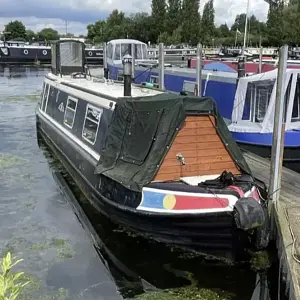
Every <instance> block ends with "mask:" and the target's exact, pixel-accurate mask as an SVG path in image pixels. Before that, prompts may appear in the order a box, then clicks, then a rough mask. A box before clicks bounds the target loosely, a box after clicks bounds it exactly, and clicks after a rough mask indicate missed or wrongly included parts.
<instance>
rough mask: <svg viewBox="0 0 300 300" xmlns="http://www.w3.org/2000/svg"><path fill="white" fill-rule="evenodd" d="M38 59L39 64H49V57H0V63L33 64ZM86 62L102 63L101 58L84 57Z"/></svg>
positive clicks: (92, 63) (91, 63) (90, 63)
mask: <svg viewBox="0 0 300 300" xmlns="http://www.w3.org/2000/svg"><path fill="white" fill-rule="evenodd" d="M37 61H39V62H40V63H41V64H51V58H50V59H45V58H37V59H35V58H27V57H9V56H6V57H0V64H34V63H36V62H37ZM86 63H87V64H89V65H102V64H103V58H97V57H96V58H89V57H87V58H86Z"/></svg>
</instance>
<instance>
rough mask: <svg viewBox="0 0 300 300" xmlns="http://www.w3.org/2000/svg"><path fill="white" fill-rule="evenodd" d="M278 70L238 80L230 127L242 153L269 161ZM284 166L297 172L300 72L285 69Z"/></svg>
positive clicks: (299, 150) (299, 124) (299, 162)
mask: <svg viewBox="0 0 300 300" xmlns="http://www.w3.org/2000/svg"><path fill="white" fill-rule="evenodd" d="M277 72H278V71H277V70H273V71H269V72H266V73H263V74H256V75H252V76H249V77H244V78H241V79H240V80H239V83H238V87H237V91H236V96H235V99H234V105H233V107H234V108H233V111H232V117H231V124H230V125H229V126H228V128H229V130H230V131H231V133H232V135H233V137H234V138H235V140H236V141H237V143H238V144H239V145H240V147H241V148H242V149H245V150H249V151H251V152H254V153H257V154H259V155H260V156H263V157H267V158H270V157H271V148H272V136H273V126H274V112H275V96H276V82H277ZM284 88H285V98H284V101H285V105H284V120H285V142H284V159H283V160H284V165H285V166H286V167H288V168H290V169H293V170H295V171H297V172H300V70H298V69H287V70H286V77H285V85H284Z"/></svg>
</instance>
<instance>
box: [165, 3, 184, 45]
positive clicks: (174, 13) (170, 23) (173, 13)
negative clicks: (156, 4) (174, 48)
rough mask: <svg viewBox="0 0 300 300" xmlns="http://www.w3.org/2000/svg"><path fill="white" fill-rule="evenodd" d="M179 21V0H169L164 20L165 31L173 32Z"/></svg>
mask: <svg viewBox="0 0 300 300" xmlns="http://www.w3.org/2000/svg"><path fill="white" fill-rule="evenodd" d="M181 21H182V18H181V0H169V1H168V5H167V14H166V20H165V26H166V31H167V32H168V33H169V34H173V32H174V31H176V29H178V28H179V27H180V25H181ZM180 42H181V40H180V41H179V43H180Z"/></svg>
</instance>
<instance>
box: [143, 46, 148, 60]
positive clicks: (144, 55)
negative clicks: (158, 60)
mask: <svg viewBox="0 0 300 300" xmlns="http://www.w3.org/2000/svg"><path fill="white" fill-rule="evenodd" d="M142 54H143V59H147V58H148V51H147V47H146V45H142Z"/></svg>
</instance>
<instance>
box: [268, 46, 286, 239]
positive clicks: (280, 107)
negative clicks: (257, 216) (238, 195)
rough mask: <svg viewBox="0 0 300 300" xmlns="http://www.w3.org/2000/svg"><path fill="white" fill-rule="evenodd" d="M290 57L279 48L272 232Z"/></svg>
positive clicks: (270, 182) (270, 191) (279, 176)
mask: <svg viewBox="0 0 300 300" xmlns="http://www.w3.org/2000/svg"><path fill="white" fill-rule="evenodd" d="M287 57H288V46H287V45H285V46H282V47H281V48H280V50H279V67H278V71H277V83H276V97H275V113H274V127H273V142H272V152H271V167H270V181H269V199H270V201H269V213H270V217H271V232H272V234H273V232H274V231H275V224H274V215H273V214H274V209H276V205H277V203H278V201H279V196H280V187H281V174H282V164H283V152H284V132H285V123H284V113H285V111H284V102H285V101H284V95H285V80H286V75H285V74H286V67H287Z"/></svg>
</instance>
